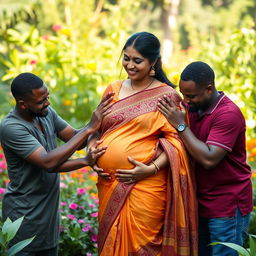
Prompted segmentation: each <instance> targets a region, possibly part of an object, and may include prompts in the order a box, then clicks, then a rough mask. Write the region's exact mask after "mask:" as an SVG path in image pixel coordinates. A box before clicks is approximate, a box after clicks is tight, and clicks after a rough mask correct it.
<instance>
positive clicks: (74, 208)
mask: <svg viewBox="0 0 256 256" xmlns="http://www.w3.org/2000/svg"><path fill="white" fill-rule="evenodd" d="M77 207H78V205H77V204H75V203H71V204H69V208H70V209H72V210H76V209H77Z"/></svg>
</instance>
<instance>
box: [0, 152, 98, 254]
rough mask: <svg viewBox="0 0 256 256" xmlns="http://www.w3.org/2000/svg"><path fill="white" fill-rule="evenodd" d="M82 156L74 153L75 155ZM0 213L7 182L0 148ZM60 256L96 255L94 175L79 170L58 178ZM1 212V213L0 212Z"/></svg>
mask: <svg viewBox="0 0 256 256" xmlns="http://www.w3.org/2000/svg"><path fill="white" fill-rule="evenodd" d="M81 153H82V154H85V153H84V152H77V153H76V154H78V155H80V154H81ZM0 174H1V175H0V207H1V208H0V209H2V197H3V194H4V192H5V188H6V186H7V184H8V182H9V179H8V176H7V166H6V161H5V157H4V154H3V151H2V148H1V147H0ZM60 179H61V182H60V191H61V196H60V198H61V199H60V216H61V225H60V243H59V247H60V249H59V250H60V252H59V253H60V255H62V256H70V255H83V256H94V255H97V231H98V219H97V217H98V197H97V193H96V185H95V184H96V180H97V174H95V173H94V172H92V171H91V170H90V169H89V168H82V169H79V170H77V171H73V172H69V173H61V175H60ZM0 212H1V210H0ZM1 225H2V222H0V226H1Z"/></svg>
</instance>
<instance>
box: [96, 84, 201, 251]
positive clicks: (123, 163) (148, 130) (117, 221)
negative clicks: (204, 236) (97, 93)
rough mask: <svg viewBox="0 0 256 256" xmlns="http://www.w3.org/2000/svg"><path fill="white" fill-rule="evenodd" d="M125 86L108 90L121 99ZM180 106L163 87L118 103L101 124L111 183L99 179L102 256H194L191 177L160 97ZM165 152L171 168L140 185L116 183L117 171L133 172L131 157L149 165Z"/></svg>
mask: <svg viewBox="0 0 256 256" xmlns="http://www.w3.org/2000/svg"><path fill="white" fill-rule="evenodd" d="M120 86H121V82H118V83H116V84H114V85H111V86H110V87H109V88H108V91H109V90H112V91H114V92H115V93H116V95H118V90H119V89H120ZM163 95H167V96H169V97H171V98H172V99H173V100H174V101H175V102H176V103H177V104H178V101H179V100H180V98H179V96H178V95H177V93H176V92H175V90H173V89H172V88H170V87H168V86H166V85H164V84H163V85H162V86H159V87H157V88H153V89H149V90H145V91H143V92H141V93H137V94H135V95H132V96H130V97H127V98H125V99H122V100H118V99H117V98H116V99H115V101H116V102H115V103H114V105H113V108H112V111H111V113H110V114H109V115H108V116H107V117H106V118H105V119H104V121H103V124H102V140H103V142H102V145H104V146H107V151H106V153H105V154H104V155H103V156H102V157H100V159H99V160H98V166H99V167H101V168H103V169H104V171H105V172H108V173H110V174H111V178H112V179H111V180H110V181H108V180H104V179H102V178H99V179H98V183H97V187H98V195H99V234H98V237H99V241H98V250H99V255H101V256H106V255H109V256H127V255H130V256H133V255H134V256H140V255H148V256H160V255H161V256H166V255H173V256H181V255H182V256H183V255H185V256H196V255H197V221H196V216H197V214H196V209H197V205H196V198H195V188H194V180H193V173H192V171H191V167H190V164H189V159H188V156H187V153H186V151H185V149H184V146H183V144H182V142H181V141H180V139H179V138H178V136H177V132H176V130H175V129H174V128H173V127H172V126H171V125H170V124H169V123H168V122H167V121H166V119H165V118H164V117H163V116H162V114H161V113H160V112H158V111H157V101H158V98H159V97H163ZM163 150H164V151H165V153H166V154H167V156H168V159H169V162H170V167H169V168H167V169H166V170H160V171H159V172H158V173H157V174H156V175H152V176H150V177H148V178H146V179H144V180H142V181H139V182H137V183H136V184H132V185H126V184H124V183H119V182H118V181H117V180H116V179H115V172H116V170H117V169H131V168H133V165H132V164H131V163H130V162H129V161H128V159H127V157H128V156H131V157H133V158H134V159H136V160H138V161H140V162H143V163H149V162H150V161H152V160H153V159H155V158H156V157H157V155H158V154H159V151H163Z"/></svg>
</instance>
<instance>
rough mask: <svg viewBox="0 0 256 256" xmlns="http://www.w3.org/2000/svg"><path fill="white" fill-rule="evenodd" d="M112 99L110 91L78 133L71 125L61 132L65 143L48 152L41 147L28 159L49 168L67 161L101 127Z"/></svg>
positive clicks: (59, 135) (60, 134) (108, 111)
mask: <svg viewBox="0 0 256 256" xmlns="http://www.w3.org/2000/svg"><path fill="white" fill-rule="evenodd" d="M112 99H113V93H108V94H107V95H106V96H104V97H103V99H102V101H101V102H100V104H99V105H98V107H97V109H96V110H95V111H94V113H93V115H92V118H91V120H90V122H89V124H88V125H86V126H85V127H84V128H82V129H81V130H80V131H79V132H78V133H76V134H74V133H75V132H74V130H73V128H71V127H67V128H65V129H63V131H61V132H59V134H58V137H60V138H62V139H63V140H64V141H67V142H66V143H65V144H63V145H62V146H60V147H58V148H56V149H54V150H52V151H50V152H46V150H45V149H44V148H43V147H39V148H37V149H36V150H35V151H34V152H33V153H31V154H30V155H29V156H28V157H27V158H26V159H27V160H28V161H29V162H31V163H32V164H34V165H37V166H40V167H41V168H44V169H47V170H53V169H56V168H59V167H60V165H61V164H63V163H64V162H65V161H67V160H68V159H69V157H70V156H71V155H72V154H73V153H74V152H75V151H76V150H77V149H79V148H80V147H81V146H82V145H83V144H84V142H85V141H87V138H88V136H89V135H90V134H92V133H94V132H96V131H97V130H98V129H99V127H100V125H101V121H102V119H103V118H104V117H105V116H106V115H107V114H109V113H110V107H111V104H110V102H111V101H112ZM72 135H73V136H72ZM72 163H73V165H76V164H77V162H73V161H72ZM80 163H81V162H80ZM70 164H71V163H69V168H70Z"/></svg>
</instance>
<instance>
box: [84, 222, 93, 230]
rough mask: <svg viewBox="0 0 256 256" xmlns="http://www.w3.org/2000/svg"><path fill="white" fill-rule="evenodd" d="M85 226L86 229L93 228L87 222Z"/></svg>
mask: <svg viewBox="0 0 256 256" xmlns="http://www.w3.org/2000/svg"><path fill="white" fill-rule="evenodd" d="M85 228H86V229H88V230H87V231H92V230H93V228H92V226H91V224H89V223H88V224H86V225H85Z"/></svg>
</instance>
